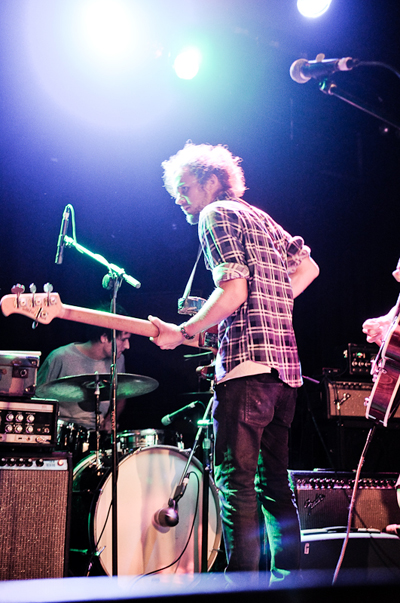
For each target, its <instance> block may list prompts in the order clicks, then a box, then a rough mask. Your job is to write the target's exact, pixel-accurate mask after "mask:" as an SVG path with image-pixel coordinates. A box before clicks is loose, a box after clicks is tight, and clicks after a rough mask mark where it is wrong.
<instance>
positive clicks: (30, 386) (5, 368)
mask: <svg viewBox="0 0 400 603" xmlns="http://www.w3.org/2000/svg"><path fill="white" fill-rule="evenodd" d="M40 356H41V352H13V351H9V350H2V351H0V395H1V396H32V395H33V394H34V393H35V385H36V374H37V370H38V368H39V362H40Z"/></svg>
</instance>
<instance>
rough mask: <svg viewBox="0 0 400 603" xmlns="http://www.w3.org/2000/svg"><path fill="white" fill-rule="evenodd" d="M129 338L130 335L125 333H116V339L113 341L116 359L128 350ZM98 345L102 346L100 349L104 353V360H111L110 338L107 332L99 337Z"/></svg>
mask: <svg viewBox="0 0 400 603" xmlns="http://www.w3.org/2000/svg"><path fill="white" fill-rule="evenodd" d="M130 337H131V334H130V333H128V332H127V331H117V337H116V340H115V341H116V346H117V358H119V357H120V356H121V354H122V353H123V352H124V351H125V350H129V346H130V342H129V339H130ZM100 343H101V344H102V349H103V351H104V358H111V356H112V339H111V337H110V333H109V331H105V332H104V333H103V334H102V335H101V336H100Z"/></svg>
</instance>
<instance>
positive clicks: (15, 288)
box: [11, 283, 25, 295]
mask: <svg viewBox="0 0 400 603" xmlns="http://www.w3.org/2000/svg"><path fill="white" fill-rule="evenodd" d="M24 291H25V287H24V285H21V284H20V283H17V284H16V285H14V286H13V287H11V293H14V295H21V293H23V292H24Z"/></svg>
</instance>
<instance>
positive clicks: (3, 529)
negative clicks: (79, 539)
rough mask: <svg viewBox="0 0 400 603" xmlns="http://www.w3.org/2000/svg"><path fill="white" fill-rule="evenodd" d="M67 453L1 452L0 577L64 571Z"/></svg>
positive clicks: (68, 483) (68, 485) (52, 575)
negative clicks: (30, 454)
mask: <svg viewBox="0 0 400 603" xmlns="http://www.w3.org/2000/svg"><path fill="white" fill-rule="evenodd" d="M71 490H72V460H71V455H70V454H68V453H63V452H60V453H58V452H52V453H48V452H47V453H44V454H43V455H38V454H37V453H36V452H35V454H34V455H32V456H29V453H25V452H24V453H23V454H15V453H13V454H12V455H11V454H10V452H9V451H7V454H4V455H2V452H0V513H1V515H0V517H1V519H0V580H20V579H36V578H62V577H64V576H66V575H67V571H68V570H67V565H68V545H69V543H68V534H69V514H70V500H71Z"/></svg>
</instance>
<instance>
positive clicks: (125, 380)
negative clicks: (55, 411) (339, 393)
mask: <svg viewBox="0 0 400 603" xmlns="http://www.w3.org/2000/svg"><path fill="white" fill-rule="evenodd" d="M96 380H97V381H96ZM97 382H98V384H99V391H100V396H99V400H100V401H103V400H109V399H110V375H109V374H100V375H73V376H71V377H61V378H60V379H55V380H54V381H49V383H43V385H39V386H38V387H37V388H36V392H35V395H36V397H39V398H49V399H52V400H57V401H58V402H71V403H72V402H75V403H76V402H78V403H80V402H92V401H94V400H95V399H96V398H95V389H96V385H97ZM157 387H158V381H156V380H155V379H152V378H151V377H144V376H142V375H130V374H128V373H118V377H117V399H120V398H134V397H137V396H143V394H148V393H149V392H152V391H153V390H155V389H157Z"/></svg>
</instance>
